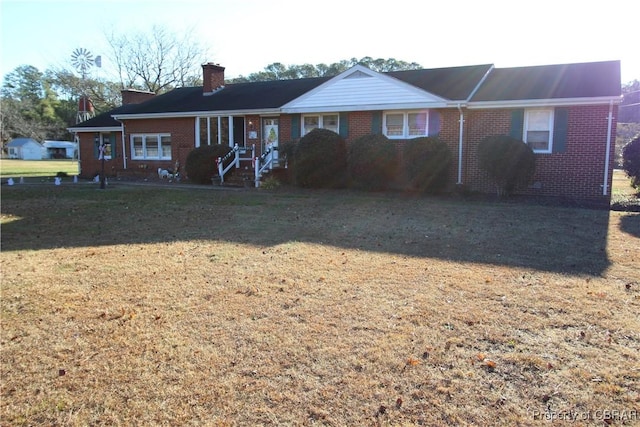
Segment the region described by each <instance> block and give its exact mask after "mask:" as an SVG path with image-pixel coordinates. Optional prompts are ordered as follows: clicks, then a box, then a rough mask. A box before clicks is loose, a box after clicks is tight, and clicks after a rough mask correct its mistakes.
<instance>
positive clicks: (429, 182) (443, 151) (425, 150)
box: [403, 136, 452, 193]
mask: <svg viewBox="0 0 640 427" xmlns="http://www.w3.org/2000/svg"><path fill="white" fill-rule="evenodd" d="M403 157H404V165H405V169H406V171H407V177H408V179H409V185H410V186H411V188H412V189H414V190H418V191H422V192H429V193H437V192H439V191H442V190H444V188H445V186H446V184H447V177H448V174H449V167H450V166H451V162H452V154H451V149H450V148H449V146H448V145H447V144H446V143H445V142H444V141H442V140H440V139H438V138H436V137H430V136H425V137H421V138H415V139H410V140H408V141H407V142H406V143H405V145H404V148H403Z"/></svg>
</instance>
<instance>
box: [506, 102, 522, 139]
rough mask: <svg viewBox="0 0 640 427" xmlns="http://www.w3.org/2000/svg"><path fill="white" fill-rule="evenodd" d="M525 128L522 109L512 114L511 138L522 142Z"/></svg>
mask: <svg viewBox="0 0 640 427" xmlns="http://www.w3.org/2000/svg"><path fill="white" fill-rule="evenodd" d="M523 127H524V109H523V108H520V109H517V110H513V111H512V112H511V129H510V130H509V136H510V137H512V138H515V139H518V140H520V141H522V139H523V137H522V132H523Z"/></svg>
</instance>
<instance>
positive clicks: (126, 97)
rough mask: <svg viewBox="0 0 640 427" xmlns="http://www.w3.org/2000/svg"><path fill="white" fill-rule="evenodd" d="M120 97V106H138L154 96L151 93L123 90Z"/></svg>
mask: <svg viewBox="0 0 640 427" xmlns="http://www.w3.org/2000/svg"><path fill="white" fill-rule="evenodd" d="M120 95H121V96H122V105H128V104H140V103H142V102H144V101H147V100H149V99H151V98H153V97H154V96H156V94H155V93H153V92H144V91H140V90H134V89H125V90H123V91H121V92H120Z"/></svg>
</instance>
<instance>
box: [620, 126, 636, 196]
mask: <svg viewBox="0 0 640 427" xmlns="http://www.w3.org/2000/svg"><path fill="white" fill-rule="evenodd" d="M622 169H623V170H624V171H625V172H626V173H627V176H628V177H629V178H631V185H632V186H633V188H639V189H640V135H639V136H637V137H636V138H635V139H634V140H633V141H631V142H629V143H627V144H626V145H625V146H624V148H623V149H622Z"/></svg>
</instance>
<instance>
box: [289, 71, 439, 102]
mask: <svg viewBox="0 0 640 427" xmlns="http://www.w3.org/2000/svg"><path fill="white" fill-rule="evenodd" d="M446 105H447V101H446V100H445V99H443V98H440V97H438V96H436V95H433V94H431V93H429V92H426V91H424V90H422V89H419V88H417V87H415V86H412V85H410V84H407V83H405V82H403V81H400V80H398V79H395V78H392V77H389V76H386V75H383V74H380V73H376V72H375V71H371V70H369V69H368V68H366V67H364V66H361V65H356V66H354V67H352V68H350V69H349V70H347V71H345V72H343V73H342V74H339V75H338V76H336V77H334V78H332V79H331V80H329V81H327V82H325V83H323V84H322V85H320V86H318V87H317V88H315V89H313V90H311V91H309V92H307V93H306V94H304V95H302V96H300V97H298V98H296V99H294V100H293V101H290V102H288V103H287V104H285V105H284V106H283V107H282V111H283V112H285V113H304V112H317V111H326V112H329V111H359V110H368V109H384V108H387V107H388V108H394V107H395V108H407V107H410V106H411V107H413V108H430V107H433V108H435V107H444V106H446ZM400 106H402V107H400Z"/></svg>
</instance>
